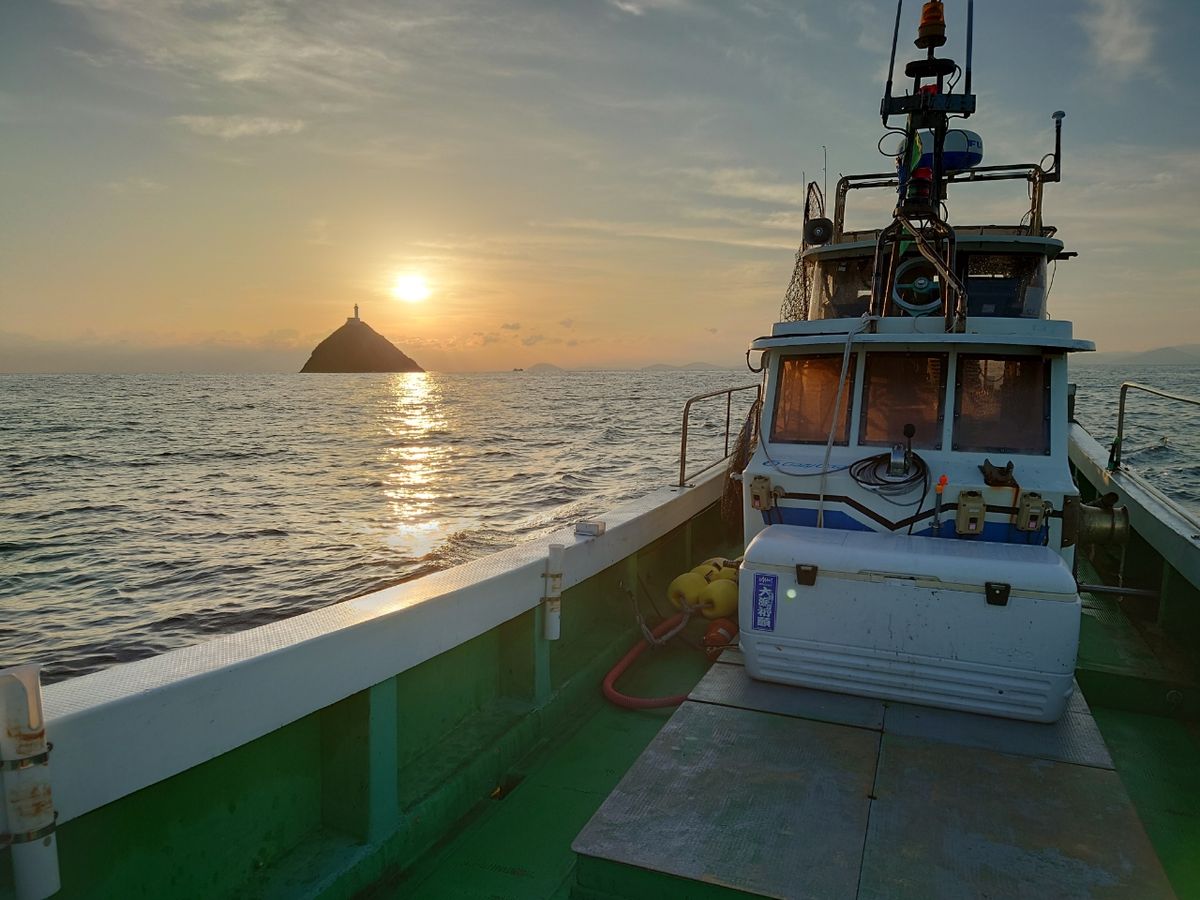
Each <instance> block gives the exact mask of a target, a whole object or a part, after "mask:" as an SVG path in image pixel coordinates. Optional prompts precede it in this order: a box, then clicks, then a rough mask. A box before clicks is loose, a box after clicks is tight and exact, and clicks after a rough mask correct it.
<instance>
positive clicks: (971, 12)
mask: <svg viewBox="0 0 1200 900" xmlns="http://www.w3.org/2000/svg"><path fill="white" fill-rule="evenodd" d="M974 36H975V0H967V77H966V82H967V83H966V86H965V87H964V88H963V93H965V94H969V93H971V47H972V45H973V40H972V39H973V38H974ZM893 52H895V51H893Z"/></svg>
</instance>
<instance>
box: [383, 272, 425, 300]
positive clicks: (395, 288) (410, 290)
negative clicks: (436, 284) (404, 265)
mask: <svg viewBox="0 0 1200 900" xmlns="http://www.w3.org/2000/svg"><path fill="white" fill-rule="evenodd" d="M392 296H393V297H395V298H396V299H397V300H404V301H405V302H407V303H420V302H421V301H422V300H424V299H425V298H426V297H428V296H429V282H427V281H426V280H425V276H424V275H417V274H412V273H410V274H408V275H397V276H396V280H395V281H394V282H392Z"/></svg>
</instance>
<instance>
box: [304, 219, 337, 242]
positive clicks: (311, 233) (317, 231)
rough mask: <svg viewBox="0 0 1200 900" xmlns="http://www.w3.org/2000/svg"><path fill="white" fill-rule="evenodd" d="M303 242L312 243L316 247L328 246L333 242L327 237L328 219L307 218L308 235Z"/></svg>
mask: <svg viewBox="0 0 1200 900" xmlns="http://www.w3.org/2000/svg"><path fill="white" fill-rule="evenodd" d="M305 243H308V244H312V245H314V246H317V247H328V246H330V245H332V244H333V241H331V240H330V239H329V220H328V219H309V220H308V237H307V238H306V239H305Z"/></svg>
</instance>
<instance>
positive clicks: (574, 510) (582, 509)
mask: <svg viewBox="0 0 1200 900" xmlns="http://www.w3.org/2000/svg"><path fill="white" fill-rule="evenodd" d="M1073 379H1074V380H1075V381H1077V382H1078V384H1079V392H1078V401H1077V415H1078V417H1079V418H1080V419H1081V421H1083V422H1084V423H1085V424H1086V425H1088V426H1089V428H1090V429H1091V430H1092V432H1093V434H1095V435H1096V436H1097V437H1098V438H1099V439H1100V440H1101V441H1102V442H1104V443H1107V442H1108V441H1110V440H1111V437H1112V435H1113V433H1114V431H1115V427H1116V424H1115V423H1116V405H1117V391H1118V386H1119V385H1120V383H1121V382H1122V381H1124V380H1136V381H1142V382H1147V383H1150V384H1153V385H1156V386H1159V387H1162V388H1164V389H1167V390H1173V391H1178V392H1181V393H1190V394H1192V395H1196V394H1200V368H1179V367H1155V368H1149V369H1136V370H1135V369H1127V370H1118V369H1116V368H1109V367H1099V366H1096V367H1089V368H1079V369H1078V370H1075V371H1074V372H1073ZM755 381H756V378H755V376H754V375H752V374H750V373H748V372H745V371H742V372H735V371H722V370H692V369H684V370H653V371H648V370H639V371H629V372H615V371H595V372H582V371H536V372H535V371H529V372H520V371H514V372H502V373H473V374H440V373H414V374H396V375H6V376H0V472H2V473H3V480H2V481H0V667H3V666H6V665H13V664H17V663H23V662H40V663H42V664H43V665H44V669H43V680H44V681H45V682H47V683H49V682H54V681H59V680H62V679H65V678H70V677H74V676H78V675H83V674H86V673H88V672H92V671H96V670H98V669H102V668H106V667H108V666H111V665H114V664H116V663H120V662H126V661H130V660H135V659H140V658H143V657H146V656H151V655H154V654H158V653H162V652H163V651H166V650H169V649H172V648H175V647H180V646H184V645H187V644H192V643H196V642H198V641H202V640H204V639H205V638H207V637H210V636H212V635H218V634H223V633H228V632H233V631H239V630H242V629H246V628H251V627H254V626H256V625H261V624H264V623H266V622H270V621H273V620H277V619H281V618H284V617H287V616H292V615H296V614H298V613H302V612H305V611H308V610H312V609H317V608H319V607H323V606H326V605H329V604H332V603H337V602H339V601H342V600H346V599H349V598H351V597H355V596H358V595H361V594H363V593H367V592H370V591H373V590H377V589H379V588H382V587H385V586H388V585H392V584H396V583H399V582H402V581H406V580H409V579H412V578H418V577H420V576H422V575H425V574H428V573H430V572H434V571H437V570H439V569H444V568H447V567H450V566H453V565H456V564H458V563H462V562H465V561H467V560H469V559H473V558H475V557H478V556H481V555H484V554H487V553H490V552H493V551H496V550H499V549H502V548H505V547H509V546H512V545H514V544H516V543H518V542H520V541H523V540H527V539H530V538H535V537H538V536H539V535H544V534H548V533H549V532H551V531H553V530H555V529H557V528H559V527H562V526H563V525H565V524H568V523H571V522H574V521H578V520H582V519H588V518H596V517H603V515H604V513H605V512H606V511H607V510H609V509H611V508H612V507H613V506H615V505H616V504H618V503H620V502H622V501H624V500H627V499H630V498H633V497H637V496H640V495H642V494H644V493H646V492H647V491H650V490H653V489H655V488H659V487H665V486H668V485H671V484H674V483H675V482H676V480H677V479H678V475H679V453H680V432H681V424H682V411H683V405H684V402H685V401H686V400H687V399H688V398H689V397H692V396H694V395H697V394H703V393H707V392H710V391H720V390H724V389H725V388H729V387H736V386H739V385H750V384H753V383H754V382H755ZM751 398H752V392H742V393H740V394H737V395H735V398H734V400H733V402H732V403H731V405H730V409H729V413H728V420H729V421H730V423H731V424H730V427H731V430H732V432H733V436H736V433H737V431H738V428H739V425H740V423H741V421H742V419H743V418H744V415H745V411H746V408H747V406H748V404H749V400H750V399H751ZM726 421H727V411H726V401H725V398H724V397H723V396H722V397H715V398H712V399H710V400H707V401H702V402H701V403H699V404H697V406H696V407H695V409H694V411H693V415H692V418H691V425H690V428H689V469H696V468H699V467H701V466H702V465H704V464H706V463H710V462H714V461H715V460H717V459H719V458H720V457H721V456H723V454H724V448H725V440H726ZM730 440H732V437H731V438H730ZM1125 447H1126V450H1125V456H1126V459H1127V460H1128V462H1129V463H1130V465H1133V466H1136V467H1137V468H1139V469H1141V470H1142V471H1143V472H1145V473H1148V474H1150V475H1151V476H1152V477H1153V479H1154V481H1155V484H1156V485H1157V486H1158V487H1159V488H1160V489H1162V490H1163V491H1164V492H1166V493H1167V494H1168V495H1170V496H1172V497H1173V498H1174V499H1175V500H1176V501H1177V502H1178V503H1179V504H1180V505H1182V506H1184V507H1186V508H1188V509H1190V510H1191V511H1192V512H1194V513H1196V514H1197V515H1200V408H1197V407H1188V406H1183V405H1180V404H1172V403H1168V402H1167V401H1163V400H1160V399H1157V398H1153V397H1149V396H1145V395H1135V394H1131V396H1130V400H1129V412H1128V426H1127V436H1126V440H1125Z"/></svg>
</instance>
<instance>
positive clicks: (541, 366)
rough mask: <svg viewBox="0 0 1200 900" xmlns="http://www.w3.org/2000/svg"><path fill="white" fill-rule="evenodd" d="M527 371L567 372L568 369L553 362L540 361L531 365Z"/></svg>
mask: <svg viewBox="0 0 1200 900" xmlns="http://www.w3.org/2000/svg"><path fill="white" fill-rule="evenodd" d="M525 371H526V372H565V371H566V369H564V368H562V367H561V366H555V365H552V364H551V363H538V364H537V365H534V366H530V367H529V368H528V369H526V370H525Z"/></svg>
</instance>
